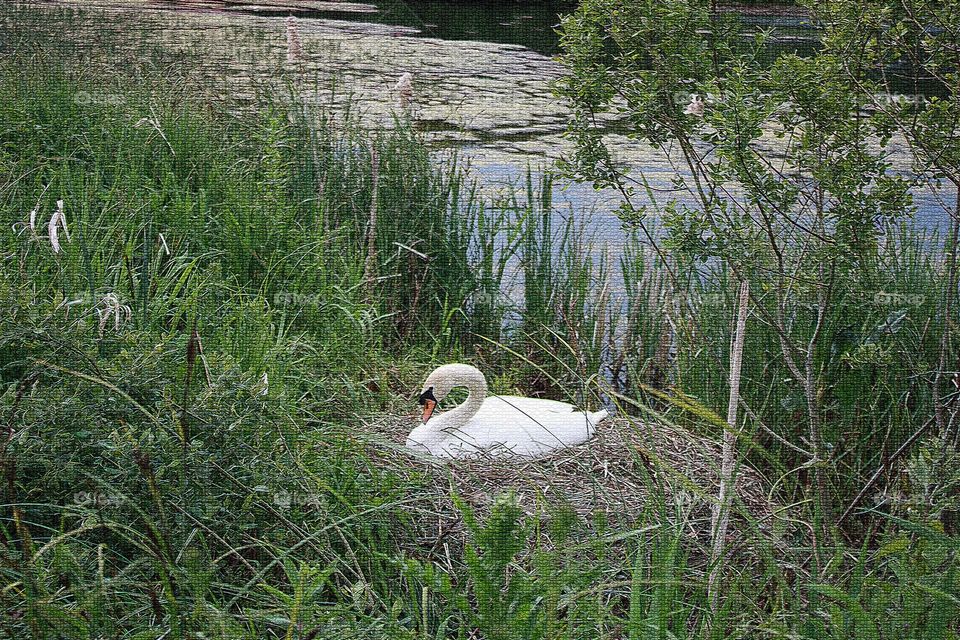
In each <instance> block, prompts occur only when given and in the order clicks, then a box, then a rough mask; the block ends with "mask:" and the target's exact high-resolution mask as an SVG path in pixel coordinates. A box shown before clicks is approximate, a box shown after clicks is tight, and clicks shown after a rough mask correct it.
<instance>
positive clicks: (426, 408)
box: [423, 399, 437, 424]
mask: <svg viewBox="0 0 960 640" xmlns="http://www.w3.org/2000/svg"><path fill="white" fill-rule="evenodd" d="M436 407H437V401H436V400H429V399H427V400H424V401H423V424H427V420H429V419H430V416H432V415H433V410H434V409H435V408H436Z"/></svg>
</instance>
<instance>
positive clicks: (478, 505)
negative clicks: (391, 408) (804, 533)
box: [367, 418, 782, 547]
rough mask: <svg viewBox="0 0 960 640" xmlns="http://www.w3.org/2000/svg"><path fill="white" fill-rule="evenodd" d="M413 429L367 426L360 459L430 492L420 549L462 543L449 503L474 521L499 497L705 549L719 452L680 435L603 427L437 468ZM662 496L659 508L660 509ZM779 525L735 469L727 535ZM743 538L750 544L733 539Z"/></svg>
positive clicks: (634, 423)
mask: <svg viewBox="0 0 960 640" xmlns="http://www.w3.org/2000/svg"><path fill="white" fill-rule="evenodd" d="M416 424H417V422H416V421H415V420H413V419H400V418H398V419H393V420H382V421H380V422H377V423H375V424H371V425H369V432H370V435H369V436H368V438H367V439H368V444H369V449H370V450H369V452H368V453H369V454H370V456H371V458H372V459H373V460H375V461H376V463H377V464H383V465H386V466H388V467H389V468H390V469H391V470H393V471H394V472H396V473H399V474H401V475H405V476H410V475H411V474H418V475H421V476H422V477H423V479H424V482H425V484H426V485H428V487H429V488H428V490H427V491H425V492H424V495H423V502H422V503H419V504H418V505H417V507H416V508H417V509H418V513H419V514H420V516H422V517H423V518H424V523H423V524H424V525H425V530H424V540H423V542H425V543H426V544H428V545H430V546H433V547H435V546H436V544H437V541H438V540H439V538H440V537H444V536H454V537H457V538H462V536H463V535H464V532H463V527H462V522H460V517H459V514H458V512H457V510H456V509H455V508H454V505H453V501H452V499H451V494H456V495H457V496H459V497H460V499H462V500H464V501H465V502H466V503H468V504H469V505H470V506H471V507H472V508H474V509H475V510H476V511H477V512H478V514H479V515H481V516H482V515H484V514H486V513H487V512H488V511H489V509H490V507H491V506H492V505H493V503H494V501H495V500H496V499H497V498H498V497H500V496H502V495H503V494H504V493H507V492H512V493H514V494H515V495H516V498H517V501H518V503H519V505H520V507H521V508H522V509H523V510H524V511H525V512H526V513H527V514H529V515H533V514H544V515H546V516H547V517H549V513H550V510H551V509H550V507H551V505H557V504H564V503H566V504H568V505H569V506H570V507H572V508H573V510H574V511H575V512H576V513H577V514H578V515H579V516H580V517H581V518H583V519H584V520H585V521H586V522H587V523H588V525H594V524H596V523H598V522H601V521H602V522H606V523H607V524H608V525H609V527H610V528H611V529H613V530H614V531H623V530H629V529H630V528H633V527H634V526H644V525H649V524H651V521H658V520H660V519H661V516H665V517H666V518H667V519H668V520H670V521H672V523H673V524H675V525H677V526H681V527H683V529H684V530H685V531H686V532H687V533H688V535H689V536H692V537H694V538H695V539H696V540H698V541H699V542H701V543H704V544H705V543H707V542H709V540H710V519H711V512H712V506H713V504H715V502H716V496H717V491H718V488H719V467H720V447H719V445H718V444H716V443H713V442H711V441H709V440H708V439H706V438H703V437H701V436H697V435H694V434H692V433H690V432H689V431H687V430H685V429H682V428H679V427H670V426H665V425H658V424H649V423H643V422H641V421H638V420H636V419H633V418H613V419H607V420H604V421H603V422H602V423H601V424H600V426H599V427H598V428H597V434H596V436H595V437H594V438H593V439H591V440H590V441H588V442H586V443H584V444H582V445H579V446H576V447H570V448H568V449H564V450H561V451H557V452H554V453H552V454H550V455H548V456H544V457H541V458H536V459H527V458H520V457H516V456H508V457H489V458H467V459H456V460H441V459H439V458H434V457H432V456H429V455H426V454H422V453H417V452H412V451H410V450H408V449H406V448H405V447H404V446H403V442H404V441H405V439H406V436H407V434H408V433H409V431H410V430H411V429H412V428H413V427H414V426H416ZM660 496H662V497H663V501H662V504H663V506H664V507H665V508H660V506H659V505H660ZM420 516H418V517H420ZM779 519H782V514H781V513H780V510H779V509H778V507H777V506H776V505H775V504H774V503H773V502H772V501H771V500H770V499H769V498H768V497H767V494H766V491H765V490H764V483H763V481H762V478H761V476H760V475H759V474H758V473H757V472H756V471H754V470H753V469H750V468H748V467H746V466H744V465H741V466H740V468H739V470H738V472H737V481H736V495H735V505H734V512H733V517H732V518H731V524H730V529H729V534H728V535H729V536H730V537H731V538H738V537H739V538H741V539H744V538H746V537H751V536H752V535H755V534H756V532H757V531H759V532H760V533H763V534H767V535H768V534H769V533H770V532H772V531H773V529H774V526H773V525H774V524H775V522H777V521H778V520H779ZM751 521H753V522H754V523H756V525H753V524H750V522H751ZM747 531H750V532H751V536H745V535H741V534H745V533H746V532H747ZM431 532H432V533H431ZM431 536H432V537H433V538H434V540H433V541H431Z"/></svg>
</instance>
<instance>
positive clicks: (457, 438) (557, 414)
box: [407, 363, 607, 458]
mask: <svg viewBox="0 0 960 640" xmlns="http://www.w3.org/2000/svg"><path fill="white" fill-rule="evenodd" d="M455 387H466V388H467V390H468V391H469V394H468V395H467V399H466V400H464V401H463V403H462V404H460V405H458V406H457V407H455V408H453V409H451V410H449V411H446V412H444V413H442V414H439V415H437V416H434V415H433V410H434V409H435V408H436V406H437V403H438V402H440V401H441V400H443V399H444V397H446V395H447V394H448V393H450V391H451V390H452V389H454V388H455ZM420 404H421V405H423V416H422V419H423V424H421V425H419V426H417V427H416V428H415V429H414V430H413V431H411V432H410V435H409V437H408V438H407V447H409V448H411V449H415V450H418V451H425V452H427V453H430V454H432V455H435V456H438V457H441V458H462V457H467V456H472V455H478V454H481V453H485V454H489V455H497V456H500V455H518V456H526V457H535V456H540V455H543V454H546V453H550V452H551V451H557V450H559V449H564V448H566V447H572V446H576V445H578V444H582V443H584V442H586V441H587V440H589V439H590V438H591V437H592V436H593V433H594V430H595V429H596V426H597V423H599V422H600V421H601V420H603V419H604V418H606V417H607V412H606V411H596V412H593V413H590V412H583V411H578V410H577V408H576V407H575V406H573V405H572V404H567V403H566V402H557V401H556V400H541V399H539V398H521V397H518V396H490V397H487V381H486V379H485V378H484V377H483V373H481V372H480V370H479V369H477V368H476V367H472V366H470V365H468V364H459V363H457V364H445V365H443V366H441V367H438V368H437V369H436V370H434V372H433V373H431V374H430V376H429V377H428V378H427V381H426V382H424V383H423V389H422V391H421V392H420Z"/></svg>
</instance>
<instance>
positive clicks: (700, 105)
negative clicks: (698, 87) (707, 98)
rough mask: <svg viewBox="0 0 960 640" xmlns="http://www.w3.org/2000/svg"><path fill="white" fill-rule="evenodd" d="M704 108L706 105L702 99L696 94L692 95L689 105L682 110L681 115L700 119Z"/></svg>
mask: <svg viewBox="0 0 960 640" xmlns="http://www.w3.org/2000/svg"><path fill="white" fill-rule="evenodd" d="M705 107H706V104H705V103H704V102H703V99H702V98H701V97H700V96H698V95H697V94H693V95H692V96H690V104H688V105H687V107H686V109H684V110H683V114H684V115H687V116H697V117H698V118H701V117H703V111H704V108H705Z"/></svg>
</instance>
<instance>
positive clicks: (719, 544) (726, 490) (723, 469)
mask: <svg viewBox="0 0 960 640" xmlns="http://www.w3.org/2000/svg"><path fill="white" fill-rule="evenodd" d="M749 303H750V283H749V282H747V281H746V280H744V281H743V282H741V283H740V300H739V307H738V309H737V325H736V333H735V334H734V336H733V341H732V343H731V345H730V401H729V402H728V403H727V429H726V431H724V434H723V459H722V462H721V465H720V491H719V496H718V498H717V504H716V505H714V508H713V517H712V519H711V527H710V530H711V532H712V534H713V545H712V549H711V554H710V564H711V569H710V576H709V579H708V581H707V590H708V594H709V598H710V609H711V611H713V612H714V613H715V612H716V610H717V605H718V604H719V601H720V598H719V595H720V594H719V593H718V591H717V580H718V578H719V577H720V570H721V567H722V565H723V562H722V558H723V549H724V541H725V539H726V536H727V525H728V524H729V522H730V505H731V503H732V501H733V496H734V495H735V493H736V478H735V477H734V466H735V464H736V457H737V413H738V410H739V408H740V370H741V366H742V364H743V343H744V338H745V334H746V328H747V313H748V311H749Z"/></svg>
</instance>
